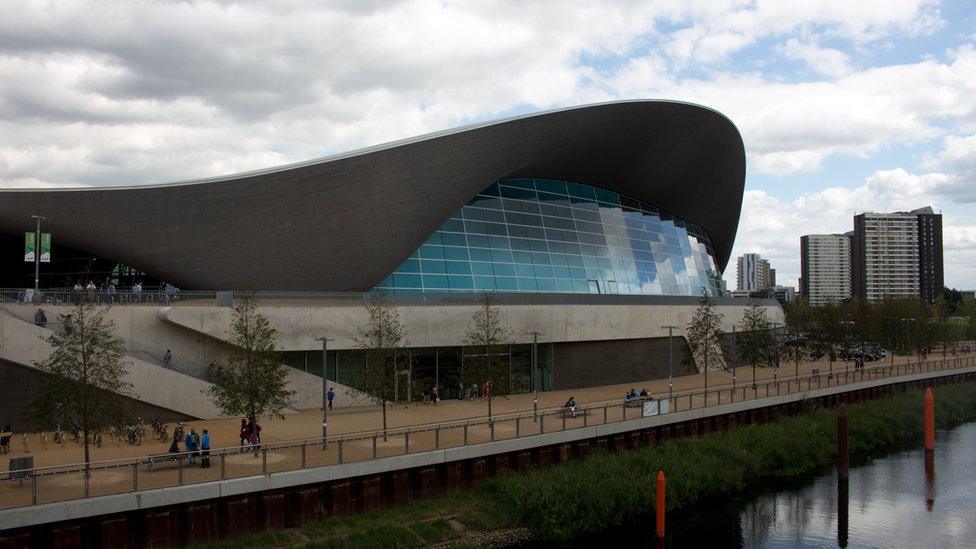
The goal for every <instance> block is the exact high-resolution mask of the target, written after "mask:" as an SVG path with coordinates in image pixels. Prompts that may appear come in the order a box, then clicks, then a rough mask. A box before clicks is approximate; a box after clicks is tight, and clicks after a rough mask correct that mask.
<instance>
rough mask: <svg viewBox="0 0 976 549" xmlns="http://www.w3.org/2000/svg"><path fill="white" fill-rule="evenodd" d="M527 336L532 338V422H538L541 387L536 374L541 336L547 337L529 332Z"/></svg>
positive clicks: (539, 333) (540, 333)
mask: <svg viewBox="0 0 976 549" xmlns="http://www.w3.org/2000/svg"><path fill="white" fill-rule="evenodd" d="M526 335H531V336H532V370H531V374H532V421H537V420H538V418H537V414H538V411H539V386H538V385H537V384H536V379H535V378H536V373H537V370H536V368H537V366H536V364H537V363H538V360H539V336H541V335H545V334H543V333H542V332H529V333H528V334H526Z"/></svg>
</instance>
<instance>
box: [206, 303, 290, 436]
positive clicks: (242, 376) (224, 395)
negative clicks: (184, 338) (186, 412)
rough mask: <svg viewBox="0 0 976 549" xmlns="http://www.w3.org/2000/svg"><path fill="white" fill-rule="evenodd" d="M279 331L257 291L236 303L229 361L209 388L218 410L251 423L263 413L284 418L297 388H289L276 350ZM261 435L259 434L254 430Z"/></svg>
mask: <svg viewBox="0 0 976 549" xmlns="http://www.w3.org/2000/svg"><path fill="white" fill-rule="evenodd" d="M276 336H277V330H275V329H274V328H273V327H271V324H270V323H269V322H268V319H267V318H266V317H265V316H264V315H262V314H261V313H259V312H258V307H257V301H256V300H255V298H254V293H253V292H245V293H243V294H242V295H241V296H240V297H239V298H238V299H237V303H236V304H235V305H234V311H233V316H232V319H231V331H230V343H231V348H230V351H229V352H228V357H227V361H226V363H225V362H223V361H220V362H218V363H217V364H216V365H215V367H214V369H213V386H212V387H210V388H209V389H208V390H207V394H208V395H210V396H211V397H212V398H213V399H214V402H215V404H216V406H217V409H219V410H220V412H221V413H222V414H224V415H228V416H240V415H243V416H246V417H247V419H248V422H249V423H250V424H251V425H255V420H257V418H259V417H262V416H273V417H279V418H281V417H284V409H285V407H286V406H288V403H289V402H290V401H291V398H292V396H293V395H294V394H295V391H292V390H289V389H288V388H287V382H288V380H287V376H288V371H287V369H286V368H285V367H284V366H283V365H282V364H281V359H280V357H279V355H278V352H277V351H276V350H275V338H276ZM254 434H255V435H257V433H254Z"/></svg>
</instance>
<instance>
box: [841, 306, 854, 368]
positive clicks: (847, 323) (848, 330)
mask: <svg viewBox="0 0 976 549" xmlns="http://www.w3.org/2000/svg"><path fill="white" fill-rule="evenodd" d="M850 317H851V315H847V318H850ZM840 323H841V324H844V326H845V329H846V333H847V335H846V337H845V338H844V339H845V341H844V347H845V349H844V383H847V376H848V374H849V372H850V362H849V360H850V357H851V350H850V347H849V345H850V344H851V342H850V341H849V340H850V339H851V326H853V325H854V321H853V320H841V321H840Z"/></svg>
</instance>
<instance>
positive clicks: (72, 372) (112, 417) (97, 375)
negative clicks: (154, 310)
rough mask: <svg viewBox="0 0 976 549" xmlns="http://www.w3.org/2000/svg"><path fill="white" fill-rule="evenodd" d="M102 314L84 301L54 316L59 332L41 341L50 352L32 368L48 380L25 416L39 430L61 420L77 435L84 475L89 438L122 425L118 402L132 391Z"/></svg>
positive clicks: (123, 410) (122, 404)
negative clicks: (57, 318)
mask: <svg viewBox="0 0 976 549" xmlns="http://www.w3.org/2000/svg"><path fill="white" fill-rule="evenodd" d="M108 310H109V309H108V308H107V307H106V308H101V309H96V308H95V307H94V306H93V305H92V303H91V302H90V301H89V300H88V299H85V300H83V301H80V302H79V303H78V304H77V305H76V306H75V307H73V308H72V309H71V313H72V314H71V315H67V316H61V317H60V318H61V321H62V322H63V323H64V326H65V330H63V331H55V332H54V333H52V334H51V335H49V336H47V337H46V338H45V340H46V341H47V342H48V344H49V345H50V346H51V348H52V349H53V351H52V352H51V354H50V356H48V357H47V358H46V359H45V360H44V361H43V362H39V363H35V365H36V366H37V368H39V369H41V370H43V371H45V372H47V373H48V374H50V375H49V376H45V379H44V382H43V385H42V387H41V390H40V391H39V392H38V394H37V397H36V398H35V399H34V400H33V401H32V403H31V405H30V415H31V416H32V417H33V419H34V422H35V424H36V426H37V427H38V428H41V429H43V428H44V427H45V426H49V425H51V424H53V423H60V422H61V421H64V422H65V423H66V424H68V425H71V426H72V428H77V429H78V430H80V431H81V433H82V437H83V444H84V447H85V471H86V475H87V474H88V467H89V465H88V464H89V463H90V461H91V455H90V451H89V439H90V438H91V437H90V435H91V434H93V433H94V432H95V431H96V430H100V429H102V428H104V427H108V426H114V425H120V424H122V423H124V422H125V421H126V418H127V416H128V410H127V408H128V403H127V401H126V399H125V398H124V397H125V396H127V395H129V394H130V392H131V389H132V385H130V384H129V383H126V382H125V381H123V378H124V377H125V375H126V373H127V371H126V369H125V363H124V362H123V358H124V357H125V344H124V343H123V342H122V340H121V339H120V338H119V337H118V336H116V335H115V324H114V323H113V322H112V320H110V319H107V318H105V314H106V313H107V312H108Z"/></svg>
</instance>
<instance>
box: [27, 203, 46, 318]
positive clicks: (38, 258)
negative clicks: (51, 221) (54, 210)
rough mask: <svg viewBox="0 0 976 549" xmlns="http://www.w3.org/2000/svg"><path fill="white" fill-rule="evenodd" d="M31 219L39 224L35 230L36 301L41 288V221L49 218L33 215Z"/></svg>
mask: <svg viewBox="0 0 976 549" xmlns="http://www.w3.org/2000/svg"><path fill="white" fill-rule="evenodd" d="M31 219H33V220H34V221H36V222H37V224H36V225H35V230H34V299H35V300H36V299H38V297H39V296H38V292H39V291H40V287H41V221H46V220H47V218H46V217H44V216H43V215H32V216H31Z"/></svg>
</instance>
